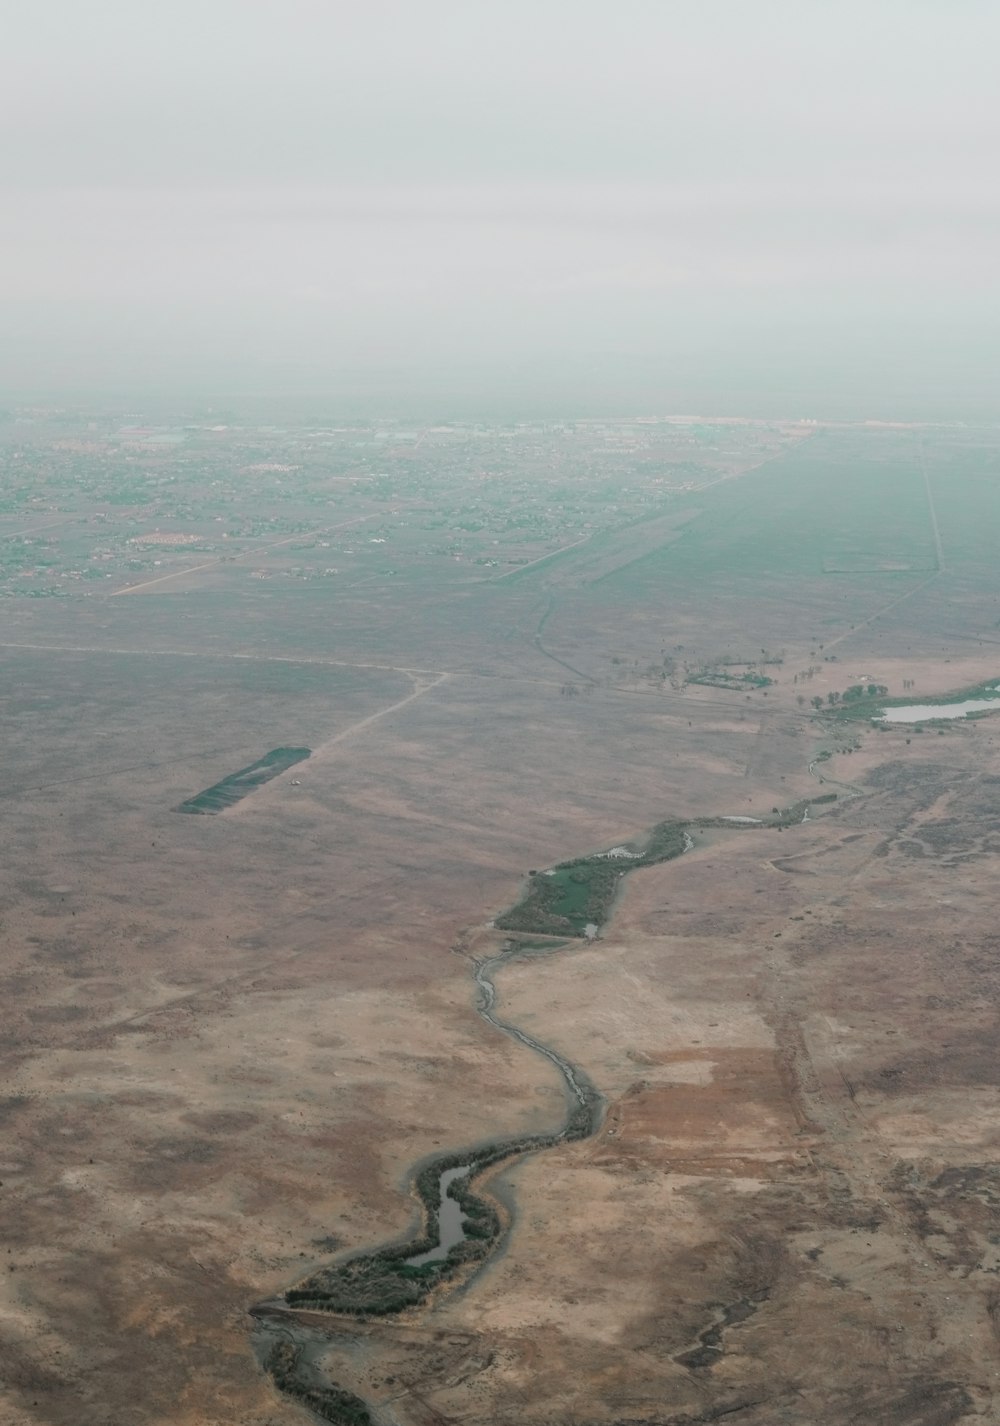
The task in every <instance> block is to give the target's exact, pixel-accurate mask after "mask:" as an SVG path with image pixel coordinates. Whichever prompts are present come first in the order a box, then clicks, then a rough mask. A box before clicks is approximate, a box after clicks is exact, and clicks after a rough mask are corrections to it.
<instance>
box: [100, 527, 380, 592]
mask: <svg viewBox="0 0 1000 1426" xmlns="http://www.w3.org/2000/svg"><path fill="white" fill-rule="evenodd" d="M384 516H385V511H384V510H375V511H373V512H372V514H370V515H359V516H358V517H357V518H356V519H354V520H344V521H343V522H342V523H341V524H339V525H323V526H322V527H321V528H319V529H317V530H300V531H299V532H298V533H297V534H295V535H289V536H288V538H287V539H284V540H272V542H271V543H270V544H269V545H259V546H255V547H254V548H253V549H252V550H243V551H242V552H241V553H240V554H238V555H220V556H219V558H218V559H214V560H206V562H205V563H204V564H193V565H189V566H188V567H187V569H175V570H173V571H172V572H171V573H170V574H158V575H157V576H156V578H155V579H146V580H144V581H143V582H142V584H126V585H125V586H124V587H123V588H122V589H113V590H112V591H111V593H110V594H109V595H108V598H109V599H117V598H118V596H119V595H121V594H138V593H139V591H140V589H150V588H151V587H152V586H153V585H154V584H165V583H166V582H167V580H168V579H180V578H181V577H182V576H183V575H185V574H198V573H199V572H200V571H201V570H203V569H214V568H215V566H216V565H220V564H234V563H235V562H236V560H243V559H249V558H250V556H251V555H260V556H262V557H263V556H266V555H269V554H270V553H271V551H272V550H278V549H280V548H281V547H282V545H291V544H294V542H295V541H296V540H311V539H313V538H314V537H315V536H316V535H329V534H332V533H333V531H334V530H346V529H348V528H349V527H350V526H351V525H363V524H364V523H365V521H366V520H378V519H382V518H384Z"/></svg>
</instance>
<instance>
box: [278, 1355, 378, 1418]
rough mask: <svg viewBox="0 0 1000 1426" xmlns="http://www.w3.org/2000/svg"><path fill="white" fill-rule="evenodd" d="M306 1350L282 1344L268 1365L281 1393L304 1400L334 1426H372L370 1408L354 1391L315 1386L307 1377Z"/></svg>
mask: <svg viewBox="0 0 1000 1426" xmlns="http://www.w3.org/2000/svg"><path fill="white" fill-rule="evenodd" d="M302 1366H303V1363H302V1350H301V1348H300V1347H295V1346H293V1345H292V1343H291V1342H279V1343H278V1344H277V1345H276V1346H275V1347H274V1348H273V1350H272V1351H271V1353H270V1355H269V1356H268V1358H267V1361H266V1363H265V1367H266V1370H267V1371H268V1372H269V1373H270V1376H271V1379H272V1380H273V1382H274V1384H275V1386H276V1387H277V1388H278V1390H279V1391H282V1392H284V1393H285V1395H286V1396H291V1397H293V1398H294V1399H295V1400H296V1401H301V1402H302V1404H303V1406H305V1407H307V1408H308V1409H309V1410H310V1411H312V1412H313V1413H314V1414H315V1415H316V1416H318V1417H319V1418H320V1420H322V1421H332V1422H333V1423H334V1426H370V1423H371V1415H370V1413H369V1411H368V1407H367V1406H366V1405H365V1403H364V1402H363V1401H362V1400H361V1397H360V1396H355V1395H354V1393H353V1392H351V1391H344V1390H343V1389H342V1388H341V1387H338V1386H326V1387H319V1386H312V1385H311V1384H310V1383H309V1382H308V1381H306V1380H304V1378H303V1371H302Z"/></svg>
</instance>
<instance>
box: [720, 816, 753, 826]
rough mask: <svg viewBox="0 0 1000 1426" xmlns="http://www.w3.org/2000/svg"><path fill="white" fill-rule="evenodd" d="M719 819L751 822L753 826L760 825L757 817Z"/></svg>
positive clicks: (722, 819) (721, 819)
mask: <svg viewBox="0 0 1000 1426" xmlns="http://www.w3.org/2000/svg"><path fill="white" fill-rule="evenodd" d="M719 820H720V821H721V822H746V823H748V824H752V825H753V826H754V827H759V826H760V818H759V817H720V819H719Z"/></svg>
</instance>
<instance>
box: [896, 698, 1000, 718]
mask: <svg viewBox="0 0 1000 1426" xmlns="http://www.w3.org/2000/svg"><path fill="white" fill-rule="evenodd" d="M987 710H989V711H992V712H996V711H997V710H1000V698H966V699H965V700H964V702H962V703H909V704H907V705H906V707H905V708H887V709H886V710H885V712H884V713H880V714H879V716H878V717H877V718H873V719H872V722H873V723H926V722H927V721H928V720H929V719H931V718H964V717H966V715H967V714H969V713H982V712H984V711H987Z"/></svg>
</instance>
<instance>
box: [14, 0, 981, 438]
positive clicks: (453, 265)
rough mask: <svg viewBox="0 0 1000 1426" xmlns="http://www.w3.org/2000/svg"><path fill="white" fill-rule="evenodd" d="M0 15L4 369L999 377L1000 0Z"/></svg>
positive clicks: (341, 378) (307, 1)
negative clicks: (999, 72) (999, 75)
mask: <svg viewBox="0 0 1000 1426" xmlns="http://www.w3.org/2000/svg"><path fill="white" fill-rule="evenodd" d="M3 31H4V33H3V45H2V49H0V107H2V110H3V114H2V124H3V133H4V135H5V141H4V143H3V144H2V145H0V182H2V185H3V193H4V222H3V227H2V233H0V258H2V262H0V324H2V330H0V381H2V382H4V383H5V384H7V385H9V386H10V387H11V388H13V389H14V390H15V391H22V390H35V389H37V390H43V389H45V388H51V389H57V388H59V387H62V386H71V387H85V388H89V389H94V390H100V389H101V388H106V389H108V390H110V389H111V388H113V387H121V388H125V387H128V386H132V387H134V388H137V389H138V388H141V387H143V386H146V387H155V386H156V385H157V384H160V385H162V386H163V387H164V388H170V389H177V390H184V391H189V392H193V393H197V392H199V391H203V392H204V394H205V395H206V396H213V395H216V394H221V393H223V392H225V391H227V390H233V391H251V390H257V391H267V390H274V391H276V392H279V393H283V392H292V391H295V390H309V391H325V390H335V389H336V388H337V383H338V382H339V383H341V384H343V385H344V387H345V389H346V388H347V387H348V386H350V385H351V384H352V383H353V384H354V385H355V386H360V387H365V386H367V387H368V388H370V389H371V390H373V391H377V392H379V393H382V394H383V395H386V396H387V397H390V396H391V395H392V393H393V392H394V391H397V390H398V391H400V392H403V391H406V392H411V393H412V392H417V393H419V392H421V391H430V392H434V393H435V394H436V395H437V396H440V395H441V394H442V393H445V394H446V393H447V391H448V390H449V389H454V390H455V391H456V392H462V393H464V394H465V395H468V394H469V393H474V392H475V390H476V389H477V387H479V386H482V387H483V388H484V389H485V388H486V387H489V388H490V389H494V390H496V389H502V388H509V389H510V390H511V391H513V392H520V393H522V394H523V393H524V392H525V391H534V392H545V393H548V394H549V395H550V396H551V399H552V400H554V401H556V402H558V401H559V400H560V399H563V398H564V397H566V398H570V397H572V398H573V399H575V400H577V401H579V400H584V401H597V402H600V401H601V400H606V401H607V403H608V404H609V405H613V406H615V407H617V408H624V407H627V406H628V405H629V400H630V395H631V394H634V398H635V399H634V406H635V409H639V408H642V409H674V410H677V409H685V407H687V406H689V403H690V402H693V401H698V400H700V401H701V404H702V405H703V406H705V408H706V409H707V407H708V404H714V406H715V407H716V409H723V408H724V407H726V405H727V403H728V404H729V405H731V406H733V407H734V409H735V407H739V406H742V407H745V406H746V405H747V403H748V402H749V403H752V402H753V401H755V400H757V401H760V402H761V403H763V405H767V404H768V403H770V405H771V406H772V407H775V408H778V407H782V405H783V404H784V405H786V406H787V404H788V403H789V402H792V403H793V404H794V405H795V407H796V411H797V410H798V407H799V406H803V407H808V408H809V409H808V410H806V411H805V414H809V412H810V411H811V410H813V409H815V410H816V411H817V413H818V414H825V412H824V410H822V409H820V408H821V407H822V405H823V402H824V400H828V399H829V400H834V399H836V400H846V401H847V402H848V403H851V402H854V403H856V404H857V403H860V404H861V406H865V407H866V408H868V409H865V410H863V411H862V410H860V408H859V414H875V415H877V414H880V413H883V412H884V413H885V414H893V413H894V412H896V411H897V410H898V409H899V408H900V403H901V402H902V403H903V404H905V403H906V402H907V401H910V402H913V401H916V402H917V404H918V405H919V402H920V401H922V400H929V399H930V398H932V397H933V400H934V401H935V402H936V403H937V407H938V408H939V409H936V410H935V411H934V413H933V414H934V415H938V416H939V415H941V414H942V412H943V413H944V414H947V412H948V409H954V413H955V414H965V410H964V408H963V409H960V408H962V407H963V403H964V406H965V407H968V408H969V409H970V410H971V409H972V408H973V407H975V408H976V409H977V410H978V408H979V407H982V406H983V404H984V403H986V404H989V402H990V401H991V400H994V399H995V398H994V397H993V391H994V388H995V387H996V385H997V383H996V376H997V370H998V368H997V357H998V352H1000V343H998V340H997V336H996V333H997V331H998V328H1000V324H998V318H1000V283H998V279H997V255H998V253H1000V221H998V219H1000V185H998V182H997V172H998V171H1000V162H998V160H1000V144H998V130H1000V86H998V84H997V80H996V64H997V58H996V57H997V54H998V53H1000V5H997V4H996V3H995V0H692V3H687V0H530V3H525V2H524V0H503V3H496V0H489V3H486V0H280V3H278V0H200V2H199V3H195V0H155V3H154V0H88V3H86V4H85V3H82V0H7V3H6V5H5V6H4V26H3ZM706 403H707V404H706ZM949 403H950V406H949ZM970 403H971V405H970Z"/></svg>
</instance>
